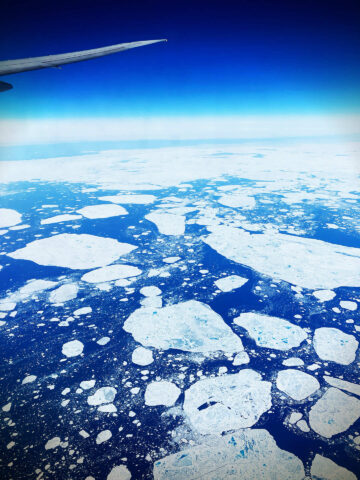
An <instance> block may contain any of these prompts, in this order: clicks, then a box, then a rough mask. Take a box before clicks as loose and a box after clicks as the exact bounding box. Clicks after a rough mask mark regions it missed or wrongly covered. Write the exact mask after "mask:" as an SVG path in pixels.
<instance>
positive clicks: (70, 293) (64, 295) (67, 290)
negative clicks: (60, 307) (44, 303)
mask: <svg viewBox="0 0 360 480" xmlns="http://www.w3.org/2000/svg"><path fill="white" fill-rule="evenodd" d="M78 291H79V287H78V286H77V285H76V283H66V284H65V285H61V287H59V288H57V289H56V290H53V291H52V292H51V293H50V296H49V301H50V303H57V304H59V303H64V302H68V301H69V300H73V299H74V298H76V297H77V294H78Z"/></svg>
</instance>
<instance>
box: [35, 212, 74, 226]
mask: <svg viewBox="0 0 360 480" xmlns="http://www.w3.org/2000/svg"><path fill="white" fill-rule="evenodd" d="M80 218H82V215H73V214H71V213H65V214H64V215H55V217H50V218H45V219H44V220H41V221H40V223H41V225H51V224H52V223H61V222H71V221H73V220H80Z"/></svg>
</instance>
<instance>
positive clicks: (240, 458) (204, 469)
mask: <svg viewBox="0 0 360 480" xmlns="http://www.w3.org/2000/svg"><path fill="white" fill-rule="evenodd" d="M153 473H154V480H169V479H171V480H184V479H186V478H188V479H200V478H201V479H206V480H220V479H221V480H225V479H226V480H238V479H240V478H243V479H244V480H245V479H246V480H260V479H269V478H273V479H274V480H275V479H279V480H280V479H281V480H303V478H304V475H305V474H304V467H303V464H302V462H301V460H300V459H299V458H298V457H296V456H295V455H294V454H292V453H290V452H287V451H285V450H281V449H280V448H279V447H278V446H277V445H276V442H275V440H274V438H273V437H272V436H271V435H270V433H269V432H268V431H267V430H263V429H245V430H241V431H238V432H236V433H234V434H229V435H225V436H223V437H210V438H208V439H204V440H203V443H202V444H200V445H197V446H195V447H192V448H189V449H186V450H182V451H180V452H178V453H175V454H172V455H168V456H167V457H164V458H162V459H161V460H158V461H156V462H155V463H154V470H153ZM274 475H275V476H274Z"/></svg>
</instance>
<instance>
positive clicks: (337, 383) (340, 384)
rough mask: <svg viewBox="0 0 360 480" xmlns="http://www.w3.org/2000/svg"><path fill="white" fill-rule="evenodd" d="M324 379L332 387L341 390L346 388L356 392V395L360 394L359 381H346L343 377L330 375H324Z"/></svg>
mask: <svg viewBox="0 0 360 480" xmlns="http://www.w3.org/2000/svg"><path fill="white" fill-rule="evenodd" d="M323 379H324V380H325V382H326V383H328V384H329V385H331V386H332V387H336V388H339V389H340V390H345V391H346V392H350V393H354V394H355V395H359V396H360V385H358V384H357V383H351V382H346V381H345V380H342V379H341V378H335V377H330V376H329V375H324V376H323Z"/></svg>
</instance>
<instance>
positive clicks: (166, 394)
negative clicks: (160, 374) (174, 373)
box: [145, 380, 181, 407]
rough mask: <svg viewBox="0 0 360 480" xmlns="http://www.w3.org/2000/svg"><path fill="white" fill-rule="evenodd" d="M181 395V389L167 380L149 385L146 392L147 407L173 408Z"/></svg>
mask: <svg viewBox="0 0 360 480" xmlns="http://www.w3.org/2000/svg"><path fill="white" fill-rule="evenodd" d="M180 393H181V390H180V388H178V387H177V386H176V385H175V384H174V383H172V382H168V381H166V380H160V381H156V382H152V383H149V384H148V386H147V387H146V391H145V405H148V406H155V405H165V406H166V407H171V406H172V405H174V403H175V402H176V400H177V399H178V398H179V395H180Z"/></svg>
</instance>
